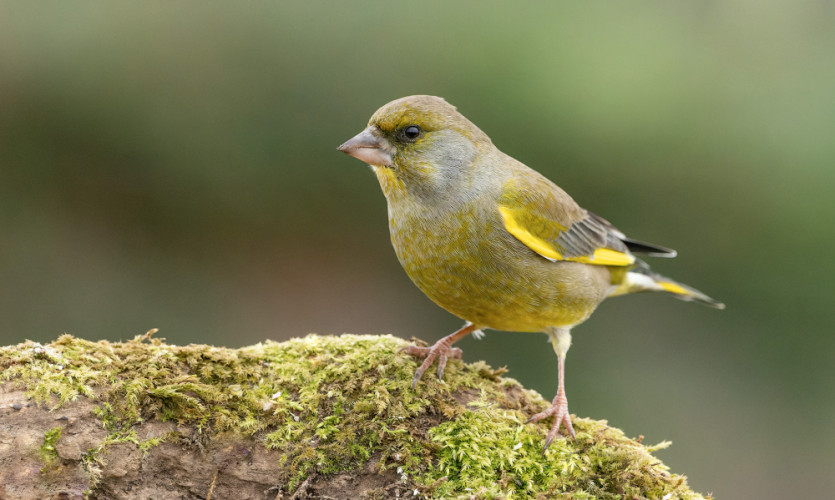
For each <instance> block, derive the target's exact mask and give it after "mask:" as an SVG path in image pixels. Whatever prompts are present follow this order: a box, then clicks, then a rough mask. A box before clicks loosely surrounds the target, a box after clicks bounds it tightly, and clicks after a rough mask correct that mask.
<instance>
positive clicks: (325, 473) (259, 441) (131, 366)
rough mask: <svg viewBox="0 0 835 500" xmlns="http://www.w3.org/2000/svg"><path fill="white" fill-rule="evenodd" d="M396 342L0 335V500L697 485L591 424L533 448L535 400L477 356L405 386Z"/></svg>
mask: <svg viewBox="0 0 835 500" xmlns="http://www.w3.org/2000/svg"><path fill="white" fill-rule="evenodd" d="M149 333H151V332H149ZM405 345H407V343H406V342H405V341H404V340H401V339H398V338H395V337H391V336H382V337H378V336H358V335H342V336H339V337H330V336H317V335H309V336H307V337H305V338H301V339H294V340H290V341H287V342H282V343H275V342H266V343H263V344H258V345H254V346H249V347H243V348H241V349H226V348H219V347H212V346H208V345H187V346H174V345H169V344H166V343H165V342H163V341H162V340H160V339H156V338H152V337H151V336H150V335H149V334H146V335H143V336H139V337H137V338H135V339H133V340H132V341H128V342H119V343H111V342H106V341H101V342H90V341H86V340H82V339H78V338H75V337H72V336H70V335H64V336H62V337H60V338H59V339H58V340H57V341H55V342H53V343H51V344H48V345H42V344H39V343H35V342H25V343H22V344H18V345H14V346H8V347H2V348H0V370H2V372H0V499H2V498H6V499H12V498H66V499H71V498H149V499H151V498H152V499H169V498H170V499H173V498H177V499H181V498H202V499H212V498H214V499H227V498H235V499H246V498H269V499H280V498H284V499H289V498H657V499H668V498H703V497H702V496H701V495H699V494H697V493H694V492H693V491H691V490H690V489H689V488H688V487H687V484H686V481H685V478H684V477H683V476H680V475H677V474H673V473H670V472H669V471H668V470H667V468H666V467H665V466H664V465H663V464H662V463H661V462H660V461H659V460H658V459H656V458H655V457H654V456H653V455H652V454H651V453H652V452H653V451H654V450H655V449H658V448H661V447H663V446H665V445H666V443H662V444H661V445H658V446H655V447H647V446H645V445H643V444H641V443H639V442H637V441H635V440H632V439H628V438H626V437H625V436H624V435H623V433H622V432H621V431H620V430H618V429H614V428H612V427H609V426H607V425H606V422H605V421H595V420H589V419H584V418H576V417H575V418H574V427H575V429H576V431H577V439H576V440H565V439H559V440H557V441H555V442H554V443H553V444H552V445H551V446H550V447H549V448H548V450H547V451H546V452H544V453H543V451H542V443H543V438H544V435H545V433H546V432H547V429H548V426H549V425H550V422H542V423H539V424H525V420H526V418H527V417H528V416H530V415H532V414H533V413H535V412H538V411H541V410H542V409H544V408H545V407H546V405H547V403H546V401H545V400H543V398H542V397H541V396H540V395H539V394H537V393H535V392H533V391H530V390H527V389H525V388H523V387H521V386H520V385H519V384H518V383H517V382H516V381H514V380H512V379H509V378H504V377H502V376H501V375H502V373H503V370H494V369H491V368H490V367H488V366H487V365H486V364H484V363H482V362H477V363H471V364H466V363H462V362H460V361H451V362H450V364H449V366H448V367H447V370H446V375H445V381H444V382H443V383H439V382H438V381H437V379H436V378H435V377H431V376H426V377H424V380H422V381H421V383H420V384H419V385H418V387H417V390H415V391H413V390H412V389H411V381H412V375H413V373H414V371H415V368H416V367H417V365H416V363H415V361H414V360H413V359H412V358H410V357H409V356H405V355H402V354H400V353H399V352H398V351H399V349H400V348H402V347H403V346H405Z"/></svg>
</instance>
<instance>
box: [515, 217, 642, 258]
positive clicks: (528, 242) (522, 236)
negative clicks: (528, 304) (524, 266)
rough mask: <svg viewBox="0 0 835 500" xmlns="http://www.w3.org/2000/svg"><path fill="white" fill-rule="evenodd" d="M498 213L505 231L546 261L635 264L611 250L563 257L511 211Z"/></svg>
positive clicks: (604, 249) (623, 255) (600, 249)
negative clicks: (519, 220)
mask: <svg viewBox="0 0 835 500" xmlns="http://www.w3.org/2000/svg"><path fill="white" fill-rule="evenodd" d="M499 212H500V213H501V214H502V222H504V227H505V229H507V232H509V233H510V234H512V235H513V236H514V237H515V238H516V239H517V240H519V241H521V242H522V243H524V244H525V246H527V247H528V248H530V249H531V250H533V251H534V252H536V253H538V254H539V255H541V256H543V257H545V258H546V259H550V260H567V261H571V262H582V263H584V264H595V265H598V266H628V265H630V264H632V263H633V262H635V257H634V256H632V255H630V254H628V253H623V252H618V251H617V250H612V249H611V248H598V249H597V250H595V251H594V253H593V254H592V255H581V256H578V257H565V256H564V255H563V254H562V253H560V252H559V251H558V250H557V249H556V248H555V245H554V244H553V243H551V242H549V241H547V240H544V239H542V238H540V237H538V236H536V235H534V234H532V233H531V232H530V231H528V230H527V229H526V228H525V227H523V226H522V225H521V224H519V222H518V221H517V220H516V218H515V217H514V216H513V210H511V209H509V208H507V207H502V206H500V207H499Z"/></svg>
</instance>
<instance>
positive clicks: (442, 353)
mask: <svg viewBox="0 0 835 500" xmlns="http://www.w3.org/2000/svg"><path fill="white" fill-rule="evenodd" d="M444 340H445V339H441V340H439V341H438V342H435V345H433V346H432V347H418V346H416V345H410V346H406V347H404V348H402V349H400V352H405V353H406V354H409V355H411V356H417V357H421V358H426V359H424V360H423V363H422V364H421V365H420V366H419V367H418V369H417V371H415V377H414V378H413V379H412V390H414V389H415V387H417V383H418V380H420V378H421V377H422V376H423V373H424V372H425V371H426V370H427V369H428V368H429V367H430V366H432V362H433V361H435V359H437V360H438V380H439V381H443V379H444V368H446V363H447V361H448V360H449V358H454V359H461V357H462V355H463V351H461V349H459V348H457V347H451V346H450V345H449V344H448V343H446V342H444Z"/></svg>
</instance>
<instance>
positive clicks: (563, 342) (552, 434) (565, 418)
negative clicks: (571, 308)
mask: <svg viewBox="0 0 835 500" xmlns="http://www.w3.org/2000/svg"><path fill="white" fill-rule="evenodd" d="M549 335H551V342H552V343H553V344H554V350H555V351H556V352H557V364H558V372H559V382H558V388H557V395H556V396H555V397H554V400H553V401H552V402H551V407H550V408H548V409H547V410H545V411H543V412H540V413H537V414H536V415H534V416H532V417H531V418H530V419H528V422H538V421H540V420H542V419H543V418H547V417H550V416H551V415H553V416H554V424H553V425H552V426H551V430H550V431H549V432H548V436H547V437H546V438H545V446H544V447H543V451H544V450H545V449H547V448H548V445H550V444H551V442H552V441H553V440H554V438H556V437H557V434H558V433H559V431H560V427H561V426H562V425H563V424H564V425H565V430H566V431H567V432H568V434H569V435H570V436H571V437H572V438H574V439H576V438H577V435H576V434H575V433H574V426H573V425H571V415H570V414H569V413H568V398H566V397H565V355H566V353H567V352H568V348H569V347H570V346H571V333H569V331H568V330H567V329H564V328H560V329H556V330H555V331H554V333H551V332H549Z"/></svg>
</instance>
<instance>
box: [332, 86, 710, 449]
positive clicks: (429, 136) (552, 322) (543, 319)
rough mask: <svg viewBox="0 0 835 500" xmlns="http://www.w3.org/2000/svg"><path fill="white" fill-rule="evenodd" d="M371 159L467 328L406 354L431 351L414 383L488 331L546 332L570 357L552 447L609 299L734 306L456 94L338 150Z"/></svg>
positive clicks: (396, 225) (422, 271)
mask: <svg viewBox="0 0 835 500" xmlns="http://www.w3.org/2000/svg"><path fill="white" fill-rule="evenodd" d="M337 149H338V150H339V151H342V152H344V153H347V154H348V155H350V156H353V157H355V158H357V159H359V160H361V161H363V162H365V163H367V164H368V165H370V167H371V169H372V170H373V172H374V173H375V174H376V176H377V179H378V181H379V183H380V186H381V188H382V190H383V193H384V195H385V198H386V201H387V205H388V219H389V229H390V233H391V242H392V245H393V247H394V251H395V253H396V255H397V258H398V260H399V261H400V264H401V265H402V267H403V269H404V270H405V271H406V274H407V275H408V276H409V278H411V280H412V281H413V282H414V283H415V285H417V287H418V288H419V289H420V290H421V291H423V293H424V294H426V295H427V296H428V297H429V298H430V299H431V300H432V301H433V302H435V303H436V304H437V305H439V306H440V307H442V308H443V309H446V310H447V311H449V312H450V313H452V314H453V315H455V316H457V317H459V318H461V319H462V320H464V322H465V323H464V325H463V326H462V327H461V328H460V329H458V330H457V331H455V332H453V333H452V334H450V335H447V336H446V337H443V338H442V339H440V340H438V341H437V342H436V343H435V344H434V345H432V346H431V347H419V346H414V345H412V346H408V347H405V348H404V349H403V351H404V352H405V353H406V354H408V355H412V356H416V357H422V358H424V360H423V362H422V364H421V365H420V367H418V369H417V370H416V372H415V375H414V378H413V380H412V390H415V388H416V386H417V383H418V381H419V380H420V378H421V377H422V376H423V374H424V372H425V371H426V370H427V369H428V368H429V367H430V366H431V365H432V363H433V362H435V361H436V360H437V362H438V368H437V375H438V379H439V380H443V374H444V369H445V367H446V364H447V361H448V360H449V359H450V358H453V359H461V357H462V351H461V349H460V348H458V347H452V345H453V344H454V343H455V342H457V341H458V340H461V339H462V338H463V337H465V336H467V335H468V334H474V336H476V337H480V336H481V335H483V330H485V329H492V330H500V331H511V332H542V333H545V334H547V335H548V336H549V338H550V341H551V344H552V345H553V348H554V351H555V353H556V355H557V360H558V377H557V378H558V380H557V393H556V396H555V397H554V399H553V401H552V403H551V406H550V407H549V408H548V409H546V410H545V411H543V412H540V413H537V414H535V415H533V416H531V417H530V419H529V420H528V422H529V423H530V422H537V421H540V420H543V419H546V418H549V417H554V422H553V425H552V426H551V428H550V430H549V432H548V433H547V435H546V438H545V444H544V447H543V449H547V448H548V446H549V445H550V444H551V442H552V441H553V440H554V439H555V438H556V437H557V436H558V435H560V429H561V427H564V428H565V432H566V433H567V435H568V436H570V437H571V438H573V439H576V433H575V431H574V427H573V425H572V422H571V415H570V414H569V411H568V399H567V397H566V392H565V358H566V354H567V353H568V350H569V347H570V346H571V339H572V337H571V331H572V329H573V328H574V327H575V326H577V325H579V324H581V323H583V322H584V321H585V320H586V319H588V318H589V316H590V315H591V314H592V312H594V310H595V309H596V308H597V306H598V305H599V304H600V303H601V302H602V301H603V300H604V299H606V298H609V297H614V296H619V295H625V294H629V293H634V292H643V291H661V292H666V293H668V294H671V295H673V296H675V297H677V298H679V299H683V300H685V301H692V302H698V303H701V304H705V305H708V306H711V307H714V308H718V309H722V308H724V307H725V306H724V304H722V303H721V302H719V301H717V300H714V299H712V298H710V297H708V296H707V295H705V294H704V293H702V292H700V291H698V290H696V289H695V288H692V287H690V286H688V285H685V284H682V283H679V282H677V281H674V280H673V279H671V278H667V277H665V276H662V275H660V274H657V273H655V272H653V271H652V270H651V269H650V267H649V265H647V264H646V263H645V262H644V261H643V260H641V259H640V258H638V257H637V256H636V255H642V256H644V255H645V256H651V257H675V255H676V252H675V251H674V250H671V249H669V248H665V247H662V246H658V245H654V244H650V243H645V242H641V241H638V240H634V239H632V238H629V237H627V236H626V235H625V234H624V233H622V232H621V231H619V230H618V229H616V228H615V227H614V226H613V225H612V224H611V223H609V222H608V221H607V220H606V219H604V218H602V217H600V216H598V215H596V214H594V213H592V212H590V211H588V210H586V209H584V208H582V207H581V206H580V205H579V204H577V202H575V201H574V199H573V198H572V197H571V196H569V195H568V193H566V192H565V191H563V190H562V189H561V188H559V187H558V186H557V185H556V184H554V183H553V182H552V181H550V180H549V179H547V178H546V177H545V176H543V175H542V174H540V173H539V172H537V171H535V170H533V169H532V168H530V167H528V166H526V165H524V164H523V163H521V162H520V161H518V160H516V159H514V158H512V157H511V156H509V155H507V154H505V153H503V152H501V151H500V150H499V149H498V148H497V147H496V146H495V145H494V144H493V142H492V141H491V140H490V138H489V137H488V136H487V134H485V133H484V132H483V131H482V130H481V129H479V128H478V127H477V126H476V125H475V124H474V123H472V122H471V121H470V120H468V119H467V118H466V117H464V115H462V114H461V113H459V112H458V110H457V109H456V108H455V107H454V106H453V105H451V104H449V103H448V102H447V101H446V100H444V99H443V98H440V97H435V96H429V95H413V96H408V97H403V98H401V99H396V100H394V101H391V102H389V103H388V104H385V105H384V106H382V107H381V108H379V109H378V110H377V111H376V112H375V113H374V114H373V115H372V116H371V119H370V120H369V121H368V125H367V126H366V128H365V129H363V130H362V131H361V132H360V133H359V134H357V135H355V136H354V137H352V138H351V139H349V140H348V141H346V142H345V143H344V144H342V145H341V146H339V147H338V148H337Z"/></svg>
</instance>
